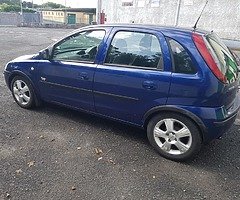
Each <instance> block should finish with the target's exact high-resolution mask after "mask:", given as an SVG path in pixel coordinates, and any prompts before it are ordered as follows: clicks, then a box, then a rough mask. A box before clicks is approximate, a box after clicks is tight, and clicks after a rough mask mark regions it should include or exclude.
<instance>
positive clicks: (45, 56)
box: [39, 49, 50, 60]
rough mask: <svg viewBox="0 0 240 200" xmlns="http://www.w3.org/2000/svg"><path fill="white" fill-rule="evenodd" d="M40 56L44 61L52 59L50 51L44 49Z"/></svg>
mask: <svg viewBox="0 0 240 200" xmlns="http://www.w3.org/2000/svg"><path fill="white" fill-rule="evenodd" d="M39 56H40V58H41V59H43V60H49V59H50V51H49V49H44V50H42V51H40V52H39Z"/></svg>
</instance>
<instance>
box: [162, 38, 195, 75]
mask: <svg viewBox="0 0 240 200" xmlns="http://www.w3.org/2000/svg"><path fill="white" fill-rule="evenodd" d="M165 38H166V41H167V45H168V49H169V52H170V56H171V61H172V73H176V74H184V75H196V74H197V73H198V70H197V67H196V66H195V64H194V62H193V57H192V55H191V54H190V52H189V51H188V49H187V48H186V47H185V46H184V45H182V43H180V42H178V41H177V40H175V39H174V38H171V37H165ZM170 40H174V41H175V42H177V43H178V44H180V45H181V46H182V47H183V48H184V50H185V51H186V52H187V53H188V56H189V57H190V58H191V61H192V63H193V65H194V70H195V73H183V72H176V67H175V60H174V56H173V51H172V48H171V45H170V42H169V41H170Z"/></svg>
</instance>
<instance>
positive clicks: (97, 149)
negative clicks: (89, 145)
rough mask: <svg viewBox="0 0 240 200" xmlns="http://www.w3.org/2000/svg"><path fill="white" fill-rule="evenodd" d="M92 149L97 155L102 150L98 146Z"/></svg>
mask: <svg viewBox="0 0 240 200" xmlns="http://www.w3.org/2000/svg"><path fill="white" fill-rule="evenodd" d="M94 150H95V153H96V154H97V155H100V154H101V153H103V151H102V150H101V149H99V148H95V149H94Z"/></svg>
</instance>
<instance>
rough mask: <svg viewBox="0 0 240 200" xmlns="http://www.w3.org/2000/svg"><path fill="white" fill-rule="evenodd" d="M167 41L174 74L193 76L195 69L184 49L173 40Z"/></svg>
mask: <svg viewBox="0 0 240 200" xmlns="http://www.w3.org/2000/svg"><path fill="white" fill-rule="evenodd" d="M168 41H169V45H170V47H171V50H172V57H173V63H174V72H176V73H184V74H195V73H196V69H195V67H194V65H193V62H192V59H191V57H190V55H189V53H188V52H187V51H186V49H185V48H184V47H183V46H182V45H181V44H179V43H178V42H177V41H175V40H173V39H170V38H169V39H168Z"/></svg>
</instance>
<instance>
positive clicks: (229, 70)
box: [206, 34, 238, 83]
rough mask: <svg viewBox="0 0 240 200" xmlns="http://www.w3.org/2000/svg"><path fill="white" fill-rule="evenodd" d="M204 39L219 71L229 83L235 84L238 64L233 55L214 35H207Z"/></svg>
mask: <svg viewBox="0 0 240 200" xmlns="http://www.w3.org/2000/svg"><path fill="white" fill-rule="evenodd" d="M206 39H207V41H208V44H209V50H210V51H211V54H212V55H213V57H214V60H215V61H216V62H217V66H218V68H219V70H220V71H221V72H222V73H223V74H224V75H225V77H226V78H227V81H228V82H229V83H232V82H235V81H236V80H237V76H238V64H237V62H236V59H235V58H234V56H233V54H232V53H231V52H230V50H229V49H228V48H227V46H226V45H225V44H224V43H223V42H222V41H221V39H220V38H219V37H218V36H217V35H216V34H209V35H207V36H206Z"/></svg>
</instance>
